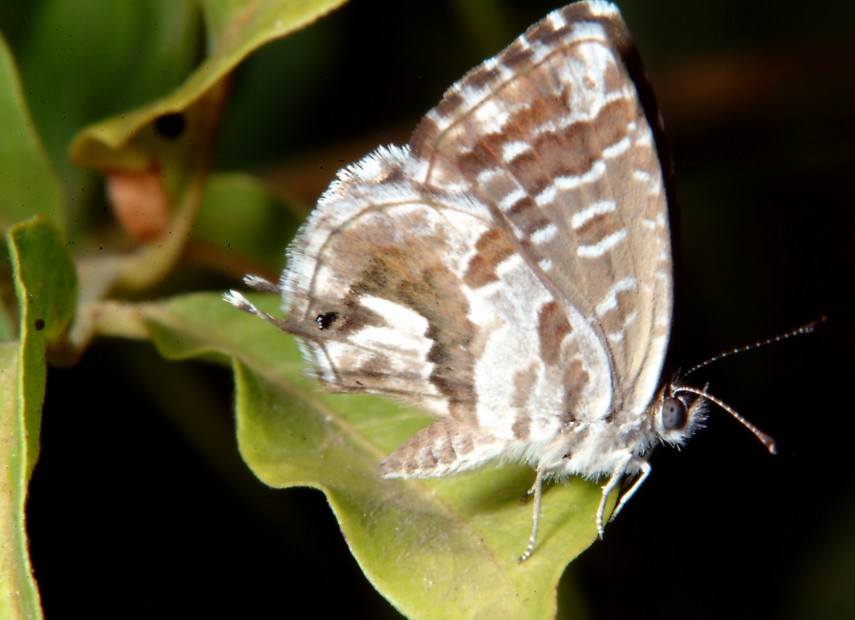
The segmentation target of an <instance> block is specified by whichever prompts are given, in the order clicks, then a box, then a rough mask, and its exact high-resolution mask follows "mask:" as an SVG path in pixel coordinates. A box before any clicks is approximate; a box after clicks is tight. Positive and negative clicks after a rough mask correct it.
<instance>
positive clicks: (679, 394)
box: [653, 375, 706, 447]
mask: <svg viewBox="0 0 855 620" xmlns="http://www.w3.org/2000/svg"><path fill="white" fill-rule="evenodd" d="M677 379H678V377H677V376H676V375H675V377H674V378H673V379H672V380H671V381H669V382H668V384H666V385H665V386H664V387H663V388H662V391H661V392H660V397H659V398H657V399H656V408H655V409H654V411H653V428H654V430H655V431H656V434H657V435H658V436H659V438H660V439H661V440H662V442H663V443H667V444H669V445H671V446H675V447H679V446H682V445H683V444H684V443H685V442H686V440H687V439H688V438H689V437H691V436H692V435H693V434H694V432H695V431H696V430H697V429H699V428H703V426H704V420H706V412H705V411H706V400H705V399H704V398H703V396H701V395H699V394H697V393H696V392H693V391H688V390H686V389H685V388H684V386H683V385H681V384H680V383H679V382H678V380H677ZM704 391H705V390H704Z"/></svg>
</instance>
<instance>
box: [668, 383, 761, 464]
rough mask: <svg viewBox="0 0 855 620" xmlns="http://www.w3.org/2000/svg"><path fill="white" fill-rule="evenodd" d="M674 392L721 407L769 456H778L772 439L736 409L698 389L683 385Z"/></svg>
mask: <svg viewBox="0 0 855 620" xmlns="http://www.w3.org/2000/svg"><path fill="white" fill-rule="evenodd" d="M675 391H676V392H690V393H692V394H695V395H697V396H700V397H702V398H705V399H707V400H708V401H710V402H713V403H715V404H716V405H718V406H719V407H721V408H722V409H724V410H725V411H727V412H728V413H729V414H730V415H732V416H733V417H734V418H736V421H737V422H739V423H740V424H742V426H744V427H745V428H747V429H748V430H749V431H751V432H752V433H753V434H754V436H755V437H756V438H757V439H759V440H760V443H762V444H763V445H764V446H766V449H767V450H768V451H769V453H770V454H778V446H777V445H776V444H775V440H774V439H772V437H771V436H770V435H767V434H766V433H764V432H763V431H761V430H760V429H759V428H757V427H756V426H754V425H753V424H752V423H751V422H749V421H748V420H746V419H745V418H744V417H743V416H742V414H740V413H739V412H738V411H736V409H734V408H733V407H731V406H730V405H728V404H727V403H726V402H724V401H723V400H721V399H719V398H716V397H715V396H713V395H712V394H710V393H709V392H707V391H706V390H700V389H698V388H693V387H689V386H684V385H681V386H678V387H677V388H676V389H675Z"/></svg>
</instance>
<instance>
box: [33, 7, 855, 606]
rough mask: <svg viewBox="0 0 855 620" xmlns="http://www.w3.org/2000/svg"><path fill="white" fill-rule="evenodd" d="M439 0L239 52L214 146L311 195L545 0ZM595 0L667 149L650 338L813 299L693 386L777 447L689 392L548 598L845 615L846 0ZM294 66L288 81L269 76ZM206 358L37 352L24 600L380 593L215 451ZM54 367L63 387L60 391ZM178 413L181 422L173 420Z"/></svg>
mask: <svg viewBox="0 0 855 620" xmlns="http://www.w3.org/2000/svg"><path fill="white" fill-rule="evenodd" d="M463 4H464V3H462V2H461V3H459V4H452V3H450V2H433V1H432V2H427V1H418V2H415V1H414V2H406V3H402V2H372V1H371V0H355V1H354V2H352V3H350V4H349V5H347V6H345V7H344V8H343V9H341V10H340V11H338V12H336V13H334V14H332V15H330V16H329V17H327V18H325V19H324V20H322V21H321V22H319V23H318V24H315V25H314V26H312V27H310V28H309V29H307V30H306V31H304V32H302V33H300V34H299V35H297V36H296V37H292V39H289V40H288V41H284V42H281V43H277V44H275V45H273V46H271V47H270V49H265V50H262V51H261V52H260V53H258V54H256V55H255V56H254V57H253V58H252V59H251V60H250V62H249V63H248V65H247V66H246V67H244V68H243V69H242V70H241V72H240V74H239V76H238V79H237V82H236V86H235V101H234V107H233V110H232V113H231V117H230V119H229V126H228V128H227V130H226V132H225V135H224V145H223V154H222V156H221V162H220V167H221V168H223V169H233V168H244V169H251V170H257V169H262V170H265V171H271V170H272V171H273V172H271V174H272V175H273V176H274V177H276V176H277V170H279V168H278V164H279V162H281V161H286V162H287V161H290V162H291V164H286V165H285V166H284V168H283V170H284V172H283V173H282V175H283V178H286V179H287V178H288V177H287V175H288V170H293V169H294V167H295V166H299V165H302V164H304V163H305V161H306V160H307V159H308V160H310V162H311V164H307V165H310V166H311V168H312V169H313V170H315V171H317V172H316V175H317V178H312V179H311V182H310V183H309V184H308V187H307V188H305V190H303V191H305V192H306V193H307V194H308V195H311V194H312V193H313V192H314V195H317V194H318V193H319V192H320V191H321V189H323V186H324V184H325V182H326V181H328V180H329V178H331V176H332V174H333V173H334V172H335V170H336V169H337V168H339V167H340V166H341V163H340V161H339V160H344V162H349V161H352V160H353V159H355V158H356V157H358V156H359V155H361V154H362V153H364V152H367V151H368V150H370V149H371V148H372V147H373V146H374V145H375V144H377V143H380V142H384V141H388V140H396V141H398V142H399V143H400V142H403V141H405V140H406V137H407V135H408V132H409V130H410V129H412V127H414V126H415V124H416V122H417V120H418V118H419V117H420V116H421V114H423V113H424V112H425V111H426V110H427V109H428V108H429V107H430V106H431V105H433V104H434V103H436V102H437V101H438V100H439V97H440V96H441V94H442V92H443V91H444V89H445V88H446V87H447V86H448V85H450V84H451V83H452V82H453V81H454V80H455V79H457V78H459V77H460V76H461V75H462V74H463V73H464V72H465V71H466V70H467V69H469V68H470V67H472V66H474V65H476V64H477V63H478V62H479V61H480V60H482V59H483V58H485V57H487V56H488V55H491V54H493V53H495V52H496V51H498V50H499V49H500V48H501V47H503V46H504V45H505V44H507V43H508V42H510V40H511V39H512V38H513V37H514V36H516V34H518V33H520V32H522V31H523V30H524V29H525V27H526V26H528V25H529V24H531V23H533V22H534V21H536V20H537V19H539V18H540V17H542V16H543V15H545V14H546V13H547V12H548V11H549V10H550V9H552V8H556V7H557V6H558V5H556V4H554V3H547V2H525V3H522V2H519V3H512V2H510V0H506V1H505V2H501V3H500V2H496V3H492V4H487V3H485V5H486V6H487V8H486V9H485V11H486V13H485V14H484V17H482V18H481V19H486V15H488V14H489V15H492V16H493V17H492V18H493V19H495V20H496V21H495V23H491V24H488V23H487V22H486V21H485V22H484V24H485V25H484V27H483V28H482V27H480V26H478V27H477V28H475V29H474V30H473V28H472V27H471V25H472V24H473V23H474V24H480V23H481V22H480V21H477V20H476V21H475V22H469V23H467V22H466V20H465V19H463V18H461V15H462V12H461V11H459V10H458V8H456V7H460V6H461V5H463ZM621 8H622V10H623V13H624V16H625V19H626V21H627V22H628V24H629V26H630V28H631V30H632V31H633V32H634V34H635V36H636V39H637V42H638V46H639V48H640V50H641V53H642V57H643V58H644V59H645V61H646V64H647V66H648V70H649V73H650V76H651V80H652V82H653V85H654V88H655V89H656V91H657V93H658V96H659V99H660V105H661V108H662V110H663V114H664V116H665V119H666V125H667V130H668V136H669V140H670V143H671V146H672V150H673V154H674V162H675V167H676V170H677V187H678V195H679V199H680V205H681V213H682V224H681V230H680V231H679V234H680V236H681V240H682V257H681V281H680V282H679V286H680V289H679V304H680V305H679V308H680V315H679V331H678V332H677V333H676V334H675V335H674V338H675V359H676V360H678V361H681V362H684V363H685V364H691V363H693V362H695V361H697V360H699V359H703V358H705V357H707V356H709V355H712V354H715V353H717V352H719V351H721V350H723V349H725V348H728V347H730V346H733V345H738V344H742V343H746V342H751V341H754V340H757V339H761V338H764V337H766V336H770V335H774V334H776V333H779V332H781V331H785V330H787V329H790V328H792V327H795V326H797V325H798V324H800V323H803V322H807V321H809V320H812V319H815V318H817V317H819V316H821V315H827V317H828V323H827V325H826V327H825V328H824V329H823V330H821V331H820V332H819V333H818V334H816V335H813V336H809V337H804V338H799V339H796V340H794V341H790V342H787V343H784V344H781V345H776V346H774V347H769V348H767V349H764V350H762V351H758V352H754V353H750V354H746V355H743V356H739V357H737V358H733V359H730V360H727V361H725V362H722V363H720V364H718V365H716V366H715V367H713V368H710V369H708V370H709V371H708V372H705V374H704V377H703V378H704V379H706V378H709V380H710V381H711V391H713V393H715V394H716V395H718V396H719V397H720V398H722V399H724V400H725V401H727V402H728V403H730V404H732V405H733V406H734V407H736V408H737V409H738V410H739V411H740V412H741V413H742V414H744V415H745V416H746V417H747V418H749V419H750V420H752V421H753V422H754V423H756V424H757V425H758V426H759V427H761V428H762V429H764V430H765V431H767V432H768V433H770V434H772V435H773V436H774V437H775V438H776V439H777V440H778V442H779V446H780V454H779V455H778V456H776V457H772V456H770V455H768V454H767V453H766V452H765V450H764V449H763V447H762V446H761V445H760V444H759V443H758V442H756V440H755V439H754V438H753V437H752V436H751V435H750V434H749V433H748V432H746V431H745V430H744V429H742V428H741V427H740V426H739V425H738V424H736V423H735V422H734V421H733V420H732V419H730V418H729V416H727V415H726V414H725V413H723V412H720V411H712V413H711V417H710V420H709V424H708V426H709V428H707V429H706V430H704V431H703V432H702V433H701V434H700V435H698V436H697V437H696V438H694V439H693V440H692V442H691V443H690V444H689V445H688V447H687V448H686V449H685V450H683V451H682V452H676V451H671V450H668V449H664V448H663V449H660V450H658V451H657V453H656V454H655V455H654V456H653V458H652V464H653V467H654V472H653V474H652V475H651V477H650V479H649V480H648V482H647V483H646V485H645V487H644V488H643V489H642V490H641V491H640V492H639V493H638V495H637V496H636V498H634V499H633V501H632V502H631V503H630V504H629V506H628V507H627V508H626V510H625V512H624V513H623V514H622V515H621V517H620V518H619V519H618V520H617V521H616V522H615V523H613V524H612V525H611V526H610V527H609V528H608V529H607V532H606V538H605V540H604V541H603V542H600V543H596V544H595V545H593V546H592V547H591V548H590V549H589V550H588V551H586V552H585V553H584V554H583V555H582V556H581V557H580V559H579V560H578V561H576V562H574V563H573V564H572V565H571V567H570V569H569V570H568V573H567V574H566V575H565V582H567V583H565V584H564V585H563V586H562V594H561V597H562V598H561V601H562V609H565V608H566V609H570V608H578V607H580V606H581V607H583V608H586V609H587V610H588V612H589V614H590V617H592V618H611V617H629V616H632V617H636V618H646V617H651V618H652V617H657V618H684V617H694V618H719V617H723V616H728V617H783V618H800V617H812V618H819V617H827V618H838V617H845V616H852V615H855V588H852V587H851V586H852V584H855V537H853V534H855V528H853V525H852V524H853V523H855V500H854V499H853V490H855V488H853V476H852V473H851V466H850V454H851V452H852V450H851V447H850V446H851V441H852V439H851V438H852V434H851V429H852V425H851V422H850V420H851V418H852V415H853V414H852V407H851V401H852V397H851V391H850V389H851V382H852V379H851V375H852V373H851V370H852V363H851V359H852V347H853V344H855V339H853V330H852V322H851V317H852V305H851V303H850V299H849V298H850V293H851V288H852V274H853V269H852V267H853V250H852V241H853V240H855V239H853V238H855V235H853V223H855V222H853V209H852V207H853V191H852V187H853V182H855V176H853V154H852V153H853V147H854V146H855V126H853V120H852V119H853V115H852V110H853V105H855V88H853V75H854V74H855V73H853V70H855V63H853V59H855V44H853V31H855V28H853V24H855V20H853V9H852V8H851V7H850V5H849V3H846V2H843V1H842V0H841V1H840V2H836V3H835V2H832V1H830V0H825V1H824V2H816V3H811V4H808V3H803V2H795V1H787V2H777V3H765V2H744V1H739V0H728V1H721V2H710V3H694V2H693V3H689V2H681V1H677V0H669V1H664V0H662V1H657V2H652V1H649V0H648V1H647V2H642V1H640V0H638V1H634V2H633V1H626V2H623V3H622V4H621ZM493 11H498V12H497V13H493ZM496 15H497V16H498V17H496ZM295 63H309V68H308V69H305V68H304V69H303V70H302V73H300V71H298V70H297V69H295V68H294V66H293V65H294V64H295ZM295 73H296V74H299V75H303V76H304V78H302V79H303V80H304V81H301V82H299V83H296V84H295V83H294V82H290V81H289V79H290V77H291V76H293V75H295ZM306 75H308V76H309V77H305V76H306ZM294 91H299V93H298V94H295V92H294ZM276 109H281V113H279V114H276V113H272V112H271V110H273V111H275V110H276ZM271 118H273V119H275V120H276V121H278V123H279V124H278V125H277V126H270V122H271V120H270V119H271ZM309 152H311V153H313V155H312V156H311V157H309V156H307V155H306V153H309ZM295 162H296V163H295ZM675 234H676V231H675ZM226 284H227V283H224V286H225V285H226ZM128 360H133V363H128ZM152 367H157V368H159V369H160V372H161V373H162V374H161V375H159V376H168V377H169V378H170V379H169V380H168V381H169V385H174V386H175V387H174V390H175V391H174V395H175V396H174V398H171V399H168V402H164V400H163V399H160V400H159V399H158V397H156V396H152V395H151V392H150V391H149V389H148V388H150V387H151V386H150V385H148V384H150V383H151V382H152V379H151V376H149V375H150V372H151V371H150V369H151V368H152ZM158 381H161V382H162V379H158ZM188 386H189V387H188ZM229 386H230V378H229V375H228V373H227V372H226V371H225V370H221V369H217V368H213V367H207V366H204V367H203V366H196V365H191V364H167V363H165V362H161V361H159V360H158V359H157V358H156V356H155V355H154V354H153V353H152V352H151V350H150V349H149V348H148V347H147V346H145V345H139V344H137V345H129V344H126V343H117V342H100V343H97V344H96V346H95V347H94V348H93V349H91V350H90V351H89V352H88V353H87V355H86V356H85V357H84V359H83V361H82V363H81V364H80V365H78V366H76V367H74V368H72V369H64V370H53V371H52V372H51V374H50V376H49V390H48V400H47V403H46V408H45V414H44V422H43V424H44V426H43V438H42V456H41V461H40V463H39V465H38V466H37V468H36V471H35V476H34V478H33V482H32V488H31V496H30V500H29V509H28V519H29V532H30V537H31V550H32V559H33V564H34V569H35V573H36V577H37V579H38V582H39V586H40V590H41V593H42V596H43V602H44V607H45V611H46V613H47V615H48V617H52V616H53V617H63V616H64V615H67V613H68V612H69V611H72V610H73V611H84V610H87V611H89V612H92V610H99V611H100V610H105V611H111V610H115V609H135V610H143V611H146V612H149V613H151V615H154V614H156V613H157V614H161V613H174V612H176V611H179V610H188V611H191V610H192V611H194V612H199V611H210V612H225V611H226V610H229V609H232V608H234V609H237V610H241V611H242V612H243V614H244V617H253V616H255V615H260V614H261V613H265V615H271V616H282V615H290V614H291V613H293V612H294V611H295V610H296V609H298V608H300V607H302V606H303V605H309V606H310V607H311V609H312V611H313V615H318V616H320V615H322V614H332V613H337V614H338V613H347V614H348V615H350V616H355V617H375V618H381V617H396V612H395V611H394V610H393V609H392V608H391V607H390V606H389V605H388V604H387V603H386V602H385V601H384V600H383V599H382V598H381V597H380V596H379V595H377V594H376V593H375V592H374V591H373V590H372V589H371V587H370V585H369V584H368V583H367V581H366V580H365V579H364V577H363V576H362V575H361V573H360V571H359V569H358V567H357V566H356V565H355V562H354V561H353V559H352V558H351V556H350V555H349V553H348V551H347V548H346V546H345V544H344V542H343V540H342V537H341V534H340V532H339V530H338V528H337V526H336V524H335V521H334V519H333V517H332V515H331V513H330V511H329V509H328V508H327V506H326V503H325V500H324V499H323V496H322V495H321V494H320V493H317V492H313V491H309V490H304V489H294V490H288V491H272V490H268V489H265V488H264V487H263V486H262V485H261V484H260V483H259V482H257V481H256V480H255V479H254V478H253V477H252V475H251V474H250V473H249V472H248V471H247V470H246V469H245V467H244V466H243V465H242V464H241V463H240V461H239V457H238V456H237V453H236V448H235V446H234V438H233V433H232V432H231V425H232V419H231V412H230V408H231V398H232V395H231V391H230V387H229ZM160 387H161V388H163V385H162V383H161V385H160ZM81 393H85V394H87V399H86V402H87V409H86V410H85V411H81V410H70V409H69V407H68V403H79V402H80V398H79V395H80V394H81ZM160 393H161V394H163V391H162V390H161V392H160ZM167 394H168V389H167ZM176 411H177V412H178V413H176ZM158 412H160V413H158ZM194 417H195V418H196V419H197V420H200V421H201V422H197V424H199V425H201V426H202V427H204V429H205V430H204V431H202V436H206V437H207V439H206V440H203V441H201V442H200V441H199V436H200V433H199V428H198V427H194V426H193V424H190V425H188V423H187V420H188V419H193V418H194ZM191 437H195V439H191ZM117 438H118V440H117ZM570 580H572V581H573V582H574V584H572V585H574V586H575V587H574V588H570V585H571V584H570ZM565 586H566V587H567V590H566V591H565V590H564V588H565ZM565 597H573V600H572V601H568V600H567V599H566V598H565ZM580 597H581V600H580ZM113 601H116V602H120V605H122V607H118V608H116V607H113V606H112V605H113V603H112V602H113ZM104 615H111V614H109V613H105V614H104ZM120 615H121V614H120Z"/></svg>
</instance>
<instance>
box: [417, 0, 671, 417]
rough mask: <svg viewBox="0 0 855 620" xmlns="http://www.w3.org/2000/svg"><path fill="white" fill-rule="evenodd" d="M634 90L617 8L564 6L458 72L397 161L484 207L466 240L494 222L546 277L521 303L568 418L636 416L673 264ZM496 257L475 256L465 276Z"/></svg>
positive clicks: (645, 395) (657, 343) (499, 256)
mask: <svg viewBox="0 0 855 620" xmlns="http://www.w3.org/2000/svg"><path fill="white" fill-rule="evenodd" d="M636 83H638V84H639V88H640V89H641V94H642V95H643V97H640V96H639V89H638V88H637V87H636ZM647 88H648V85H647V83H646V79H645V77H644V75H643V69H641V65H640V61H639V60H638V57H637V52H636V50H635V47H634V44H633V41H632V37H631V35H630V33H629V31H628V30H627V28H626V25H625V24H624V22H623V20H622V19H621V17H620V15H619V13H618V12H617V9H616V8H615V7H614V6H612V5H610V4H606V3H599V2H589V3H577V4H572V5H569V6H567V7H565V8H564V9H561V10H559V11H555V12H553V13H551V14H550V15H549V16H548V17H546V18H545V19H543V20H542V21H541V22H539V23H538V24H536V25H534V26H533V27H532V28H531V29H529V31H528V32H527V33H525V34H524V35H523V36H521V37H520V38H519V39H517V40H516V41H515V42H514V43H513V44H512V45H511V46H509V47H508V48H507V49H505V50H504V51H503V52H502V53H500V54H499V55H498V56H496V57H495V58H492V59H490V60H488V61H487V62H485V63H484V64H482V65H481V66H479V67H477V68H476V69H474V70H473V71H471V72H470V73H469V74H468V75H466V76H465V77H464V78H463V79H462V80H461V81H460V82H459V83H457V84H455V85H454V86H453V87H452V88H451V89H450V90H449V91H448V93H446V95H445V96H444V98H443V100H442V102H441V103H440V104H439V105H438V106H437V107H436V108H435V109H433V110H431V112H430V113H428V115H427V116H426V118H425V119H424V120H423V121H422V123H421V125H420V127H419V128H418V129H417V131H416V132H415V135H414V137H413V140H412V142H411V144H412V156H411V162H410V172H409V173H410V175H411V176H412V177H413V178H415V179H417V180H419V181H421V182H423V183H424V184H425V185H427V186H434V187H442V188H445V189H446V190H448V189H454V190H456V191H460V192H464V193H466V194H469V195H472V196H475V197H477V199H478V200H479V201H480V202H482V203H484V204H485V205H487V206H488V207H489V210H490V214H491V217H492V222H493V226H492V227H491V228H490V230H488V231H487V232H486V233H485V237H484V238H482V239H481V240H479V243H483V244H484V245H488V244H487V240H488V238H489V237H490V236H491V235H496V236H501V237H502V244H503V245H505V246H507V247H511V248H513V251H514V252H516V253H517V254H518V255H519V256H521V257H522V258H523V259H524V262H525V265H524V268H525V269H527V270H530V272H531V273H532V274H533V275H534V276H535V277H536V278H537V280H538V281H539V282H540V283H541V284H542V286H543V288H544V289H545V290H546V291H548V293H549V296H550V298H549V299H543V298H539V299H538V300H537V302H532V303H531V304H529V305H530V306H532V307H531V308H530V310H531V311H530V312H529V313H528V315H527V316H528V317H529V321H530V322H532V323H535V322H536V323H537V324H538V339H539V341H540V354H541V359H542V360H543V361H544V362H545V365H546V367H547V368H548V367H549V365H550V362H552V363H554V364H558V365H559V366H561V367H562V368H563V373H562V374H563V376H564V381H565V384H566V385H567V388H568V390H567V391H568V396H567V398H566V399H565V402H564V403H563V404H562V406H561V409H562V411H563V413H564V415H565V417H566V416H572V417H574V418H576V419H579V420H594V419H598V418H600V417H602V416H604V415H612V412H616V413H617V412H626V413H627V415H630V416H638V415H640V414H641V412H643V411H644V410H645V408H646V407H647V406H648V404H649V403H650V401H651V399H652V398H653V396H654V393H655V391H656V388H657V385H658V383H659V377H660V374H661V371H662V365H663V361H664V357H665V351H666V349H667V344H668V336H669V330H670V324H671V312H672V303H673V301H672V300H673V292H672V262H671V246H670V230H669V223H668V209H667V203H666V195H665V194H666V192H665V188H664V183H663V173H662V168H661V166H660V160H659V157H658V154H657V147H656V144H655V142H654V140H653V131H652V129H651V123H650V122H649V121H648V118H647V116H646V114H645V105H643V104H642V99H643V100H644V103H645V104H646V107H647V108H648V109H649V110H650V114H651V115H654V116H655V118H654V119H653V122H654V123H660V119H659V117H658V111H656V109H655V105H653V102H652V93H651V92H648V90H647ZM495 243H497V244H498V242H495ZM507 260H508V258H507V256H506V254H505V253H504V252H492V253H487V252H484V253H481V254H476V256H475V257H474V258H473V263H476V262H480V263H481V264H482V265H483V269H482V270H481V278H480V280H481V281H480V282H474V284H476V285H477V284H481V285H482V286H484V287H490V286H491V284H492V283H493V282H495V272H496V271H497V270H501V269H502V267H503V261H507ZM505 266H506V265H505ZM473 280H476V278H473V279H470V281H473ZM498 294H499V295H500V296H503V297H513V296H517V295H519V294H520V291H518V290H516V289H515V288H513V287H503V288H501V290H500V291H498ZM507 302H510V300H509V299H505V300H504V303H507ZM498 303H499V302H497V304H496V305H498ZM486 363H488V364H489V363H490V362H486ZM538 372H543V369H538ZM551 374H553V375H554V374H555V373H551ZM582 375H587V376H586V377H585V376H582ZM580 388H582V391H581V392H580ZM586 388H587V390H586ZM479 391H481V390H479ZM484 391H487V392H489V391H490V388H488V387H485V390H484ZM586 392H587V394H586Z"/></svg>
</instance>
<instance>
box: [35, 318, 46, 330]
mask: <svg viewBox="0 0 855 620" xmlns="http://www.w3.org/2000/svg"><path fill="white" fill-rule="evenodd" d="M44 328H45V320H44V319H36V330H37V331H42V330H43V329H44Z"/></svg>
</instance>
